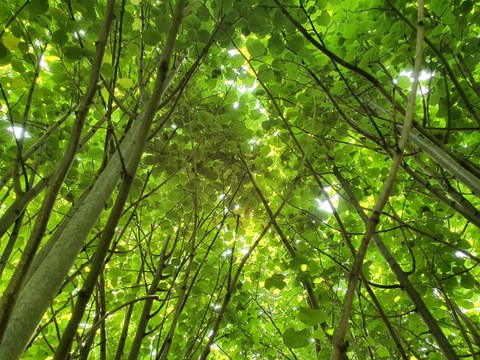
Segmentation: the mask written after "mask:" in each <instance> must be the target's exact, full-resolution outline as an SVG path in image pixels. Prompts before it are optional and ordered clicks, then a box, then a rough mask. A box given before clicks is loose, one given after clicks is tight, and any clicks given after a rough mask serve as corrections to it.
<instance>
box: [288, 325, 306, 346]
mask: <svg viewBox="0 0 480 360" xmlns="http://www.w3.org/2000/svg"><path fill="white" fill-rule="evenodd" d="M309 335H310V334H309V331H308V330H307V329H303V330H299V331H296V330H295V329H293V328H288V329H287V330H285V331H284V332H283V334H282V338H283V343H284V344H285V346H286V347H289V348H291V349H299V348H302V347H305V346H308V345H309V344H310V340H309Z"/></svg>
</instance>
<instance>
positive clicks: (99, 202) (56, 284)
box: [0, 113, 143, 359]
mask: <svg viewBox="0 0 480 360" xmlns="http://www.w3.org/2000/svg"><path fill="white" fill-rule="evenodd" d="M142 120H143V113H141V114H140V115H139V119H138V120H137V121H136V122H135V124H134V126H133V127H132V128H131V129H130V131H129V133H128V134H127V136H126V138H125V140H124V142H123V143H122V146H121V147H120V149H121V153H122V154H130V153H131V152H132V150H133V147H134V145H135V142H136V136H137V133H138V130H139V126H140V125H141V123H142V122H143V121H142ZM121 173H122V163H121V161H120V157H119V155H118V152H117V153H116V154H115V155H114V156H113V157H112V159H111V161H110V162H109V163H108V164H107V166H106V168H105V169H104V171H103V172H102V173H101V174H100V176H99V178H98V180H97V181H96V182H95V185H94V186H93V188H92V190H91V191H90V193H89V194H88V195H87V197H86V199H85V200H84V202H83V203H82V204H81V205H80V207H79V209H78V210H77V212H76V213H75V215H74V217H73V218H72V219H70V221H69V222H68V224H67V225H66V226H65V228H64V229H63V231H62V233H61V235H60V236H59V238H58V240H57V241H56V242H55V244H54V245H53V247H52V249H51V250H50V252H49V253H48V255H46V257H45V259H44V260H43V262H42V263H41V264H40V266H39V267H38V269H37V270H36V272H35V273H33V274H32V275H31V277H30V278H29V279H28V280H27V281H28V282H27V283H26V284H25V285H24V286H23V288H22V290H21V291H20V294H19V298H18V301H17V303H16V304H15V307H14V308H13V310H12V312H11V314H10V319H9V321H8V324H7V326H6V329H5V333H4V337H3V339H2V342H1V343H0V359H18V358H19V357H20V356H21V354H22V352H23V350H24V348H25V346H26V345H27V343H28V341H29V340H30V337H31V335H32V334H33V332H34V331H35V328H36V327H37V325H38V323H39V322H40V320H41V318H42V316H43V314H44V313H45V311H46V310H47V309H48V307H49V305H50V303H51V302H52V300H53V299H54V298H55V296H56V294H57V292H58V290H59V289H60V287H61V285H62V283H63V281H64V279H65V276H66V275H67V273H68V271H69V270H70V268H71V266H72V265H73V263H74V261H75V258H76V256H77V255H78V253H79V252H80V250H81V249H82V246H83V243H84V241H85V239H86V238H87V236H88V235H89V233H90V231H91V229H92V228H93V226H94V225H95V223H96V222H97V220H98V218H99V216H100V214H101V213H102V211H103V210H104V209H105V206H106V205H107V203H108V200H109V199H110V196H111V195H112V193H113V191H114V189H115V187H116V186H117V184H118V182H119V181H120V177H121ZM57 231H59V230H57Z"/></svg>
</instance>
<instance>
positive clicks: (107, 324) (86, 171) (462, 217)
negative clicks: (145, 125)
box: [0, 0, 480, 359]
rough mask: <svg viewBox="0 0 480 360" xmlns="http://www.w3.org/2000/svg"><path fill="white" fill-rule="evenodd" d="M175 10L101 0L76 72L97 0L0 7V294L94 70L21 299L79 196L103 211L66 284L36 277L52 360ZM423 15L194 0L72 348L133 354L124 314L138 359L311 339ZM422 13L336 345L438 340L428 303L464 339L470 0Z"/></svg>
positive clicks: (473, 287)
mask: <svg viewBox="0 0 480 360" xmlns="http://www.w3.org/2000/svg"><path fill="white" fill-rule="evenodd" d="M173 8H174V6H173V5H172V4H171V3H170V2H160V1H153V0H123V1H116V4H115V10H114V14H115V18H114V21H113V25H112V29H111V30H110V33H109V37H108V41H107V43H106V44H105V54H104V56H103V60H102V62H101V68H100V75H99V76H100V77H99V81H98V82H96V83H95V84H91V74H92V69H93V68H94V65H92V64H94V60H95V59H96V54H97V53H98V48H99V47H100V46H102V45H101V44H100V43H99V42H98V37H99V34H100V33H101V31H102V26H103V24H104V20H105V13H106V12H108V8H107V4H106V1H101V0H87V1H80V0H67V1H62V2H58V1H52V0H30V1H28V0H27V1H23V0H11V1H8V2H6V1H5V2H1V3H0V14H1V16H0V85H1V94H0V111H1V113H0V117H1V118H0V169H1V172H0V173H1V176H2V178H1V180H0V185H1V189H0V199H1V204H2V205H1V210H0V215H1V216H2V217H1V218H0V229H2V234H1V236H2V237H1V242H0V251H1V256H2V257H1V259H2V263H0V271H1V283H0V288H1V289H2V292H3V291H4V290H5V289H7V286H8V284H9V282H10V281H11V279H12V278H13V274H14V272H15V269H16V268H17V267H18V266H19V263H20V258H21V255H22V253H23V252H24V249H25V247H26V246H27V244H28V242H29V241H31V240H30V239H31V233H32V231H33V227H34V224H35V223H36V222H37V220H38V218H39V215H41V213H40V212H39V209H40V207H41V204H42V201H43V198H44V197H46V196H47V195H45V194H46V193H47V192H48V191H49V189H50V188H51V187H52V185H51V183H49V180H51V179H52V174H53V173H54V171H58V168H59V164H61V161H62V158H63V157H64V154H65V152H66V149H67V146H68V144H69V143H70V142H71V139H70V134H71V133H72V132H73V130H72V129H74V127H75V124H76V123H75V119H76V117H78V112H79V104H82V101H84V99H85V94H86V93H87V92H88V90H87V89H88V87H89V86H90V85H95V87H96V88H95V96H94V97H93V99H92V101H91V103H89V104H88V115H87V117H86V119H85V121H86V122H85V126H84V127H83V130H82V134H81V138H80V144H79V146H78V147H77V151H76V153H75V157H74V159H73V163H72V164H71V166H70V167H69V171H68V175H67V176H66V177H65V179H64V180H63V181H62V185H61V188H60V190H59V193H58V194H57V195H56V201H55V205H54V209H53V212H52V214H51V216H50V219H49V220H48V226H47V228H46V230H45V231H44V232H43V233H42V234H43V240H42V243H41V246H40V249H39V250H38V251H37V252H36V257H35V258H34V259H33V262H32V265H31V269H30V271H29V272H28V273H27V274H26V275H25V276H24V278H23V279H24V281H25V282H24V283H23V284H22V293H19V294H21V296H27V295H25V294H29V289H30V288H29V286H31V285H32V282H28V280H29V279H30V278H32V279H35V278H34V277H32V273H35V271H36V269H37V268H38V267H41V266H43V268H44V269H46V270H49V269H50V271H52V272H54V271H56V270H55V269H56V268H55V267H54V266H52V267H51V268H49V267H47V266H49V265H45V264H47V263H45V262H44V263H43V265H42V260H43V259H44V258H46V257H47V256H48V253H49V251H50V249H51V248H52V247H53V246H56V245H55V244H56V242H57V240H58V241H66V240H64V239H65V234H67V233H64V237H61V235H62V232H63V231H65V228H66V226H68V222H69V221H70V219H72V218H75V214H76V213H77V212H78V209H79V207H81V206H82V203H83V202H84V200H85V197H86V196H87V194H89V192H91V191H93V193H92V194H93V195H92V198H93V201H97V202H98V204H100V205H101V209H102V212H101V214H99V218H98V220H97V221H95V225H94V227H93V229H92V230H91V231H89V232H88V237H87V238H85V239H81V242H82V248H81V251H80V253H78V254H77V253H76V252H75V253H73V256H75V261H74V263H73V264H72V266H71V267H70V270H69V272H68V273H65V274H60V275H61V276H62V281H63V284H62V285H61V287H60V289H59V290H58V291H55V292H54V293H49V294H44V295H43V294H35V295H32V296H45V297H47V298H49V299H53V300H52V301H51V306H50V307H49V309H48V310H47V311H46V313H45V314H44V315H43V318H42V321H41V323H40V324H39V326H38V327H37V328H36V330H35V333H34V334H31V335H32V336H33V338H32V340H31V341H30V343H29V345H28V347H27V349H26V350H25V352H24V353H23V358H25V359H41V358H53V356H54V354H55V352H56V350H57V347H58V344H59V343H60V339H61V338H62V336H64V333H65V329H66V327H67V324H68V323H69V321H70V319H71V318H72V313H73V310H72V309H73V306H74V304H75V303H77V302H78V301H79V298H81V296H82V291H80V290H81V289H82V286H83V285H84V282H85V279H86V278H87V276H88V274H89V272H90V271H91V269H92V267H93V265H92V264H93V263H94V254H95V253H96V252H97V251H98V249H99V243H100V238H102V234H103V233H104V232H105V231H106V228H107V221H109V217H110V216H111V215H110V214H113V213H114V212H113V209H115V205H114V204H115V201H116V199H117V195H119V194H120V193H121V191H122V186H123V185H118V186H117V185H116V184H117V183H119V182H121V184H124V183H123V181H125V179H127V178H128V174H126V172H125V171H123V170H125V169H124V168H121V169H120V170H119V171H117V172H116V173H115V174H116V175H115V181H116V182H115V184H114V186H115V190H114V192H113V195H112V196H110V195H108V196H106V197H105V198H104V197H103V195H102V196H97V195H96V193H94V192H95V191H96V190H95V189H97V188H95V187H94V188H93V190H92V186H94V185H96V186H97V185H98V186H99V185H101V182H103V181H104V178H102V177H101V174H102V173H105V171H106V170H105V169H106V168H108V166H110V165H109V164H113V163H115V161H117V162H118V164H121V166H122V167H123V166H125V163H124V161H125V162H127V160H128V159H129V156H130V152H129V151H126V152H125V151H123V152H122V148H121V147H120V146H121V145H120V144H127V143H128V141H129V136H130V135H127V134H129V133H134V130H132V129H135V127H136V126H137V125H136V124H138V123H140V120H139V119H141V116H143V115H142V111H144V109H145V108H146V106H147V104H148V100H149V98H151V97H152V96H153V95H154V94H155V89H154V85H155V81H156V79H157V77H158V76H159V75H158V74H160V73H161V72H160V71H159V72H157V70H158V69H159V68H161V66H159V64H160V63H161V56H162V53H163V52H164V50H165V46H166V43H167V41H168V34H169V31H170V29H171V28H172V24H173V23H174V17H173V13H174V9H173ZM416 11H417V4H416V2H412V1H409V0H382V1H381V0H374V1H372V0H370V1H366V0H363V1H342V0H328V1H327V0H316V1H310V0H308V1H307V0H305V1H301V2H298V1H288V0H283V1H278V2H277V1H276V0H275V1H274V0H272V1H267V2H256V1H252V0H245V1H233V0H222V1H218V0H213V1H208V2H190V3H187V4H186V7H185V9H184V16H183V19H182V23H181V27H180V30H179V32H178V34H177V36H176V42H175V47H174V54H173V56H172V57H171V59H170V66H169V68H168V76H167V79H166V84H167V86H166V88H165V91H163V92H162V94H161V95H162V97H161V99H160V103H159V104H158V107H157V110H156V112H155V117H154V118H153V124H152V126H151V128H150V130H149V136H148V141H147V142H146V143H145V144H144V146H145V147H144V151H143V153H142V156H141V161H140V164H139V167H138V169H137V171H136V174H135V177H134V179H133V182H132V186H131V188H130V190H129V192H128V198H127V201H126V204H125V206H124V207H123V210H122V213H121V216H118V217H116V218H115V220H116V221H117V222H118V223H116V225H115V231H114V234H113V237H112V238H111V243H110V246H109V250H108V252H107V255H106V256H105V259H104V265H103V266H104V267H103V271H102V272H101V274H100V275H99V276H98V278H97V279H96V285H95V290H94V292H93V294H92V295H91V296H90V297H89V298H88V303H87V305H86V309H85V312H84V313H83V315H82V316H81V321H80V322H79V323H78V324H75V326H76V327H77V329H78V331H77V333H76V334H75V337H74V341H73V346H72V348H71V351H72V352H75V355H78V356H80V358H83V359H87V357H88V358H89V359H120V358H123V357H125V358H127V356H128V354H129V353H131V349H132V348H133V347H134V346H133V345H132V344H134V338H135V335H136V334H137V333H138V334H140V335H139V336H140V340H141V346H140V348H139V354H138V358H141V359H150V358H158V359H164V358H167V357H168V358H171V359H184V358H185V359H191V358H192V359H193V358H195V359H196V358H199V357H200V358H204V357H205V356H207V355H209V357H210V358H214V359H229V358H231V359H237V358H238V359H240V358H252V359H254V358H257V359H274V358H282V359H283V358H286V359H313V358H316V357H317V358H319V359H324V358H328V357H329V354H330V352H331V349H332V345H331V344H332V337H333V336H334V331H335V328H336V326H337V324H338V320H339V317H340V311H341V308H342V300H343V296H344V293H345V290H346V286H347V282H348V278H349V272H350V270H351V267H352V264H353V260H354V256H355V253H356V249H358V246H359V244H360V241H361V238H362V234H363V232H364V231H365V222H364V220H365V218H364V217H362V216H365V215H364V214H366V215H367V216H370V215H371V214H372V209H373V207H374V205H375V202H376V199H377V198H378V196H379V193H380V191H381V189H382V185H383V183H384V182H385V179H386V178H387V176H388V173H389V170H390V165H391V162H392V161H391V159H392V157H393V156H394V154H395V152H396V151H397V147H396V144H397V141H398V135H399V134H400V132H401V124H402V122H403V118H404V114H405V109H406V97H407V96H408V91H409V87H410V85H411V82H412V79H411V70H412V69H413V61H414V55H415V35H416V30H415V27H416ZM425 15H426V21H425V27H426V36H425V40H424V41H425V43H424V47H425V48H424V50H425V55H424V61H423V63H424V71H423V73H422V76H421V78H420V83H421V89H420V90H419V92H418V94H417V102H416V108H415V123H414V128H413V129H412V135H411V137H410V139H409V143H408V147H407V151H406V152H405V154H404V157H403V162H402V169H401V170H400V171H399V173H398V174H397V177H396V180H395V186H394V190H393V193H392V194H391V196H390V197H389V200H388V203H387V206H386V207H385V209H384V212H383V213H382V214H380V220H379V224H378V226H377V232H376V235H375V238H374V241H375V244H373V243H372V244H371V245H370V247H369V248H368V252H367V255H366V258H365V262H364V265H363V275H362V277H361V282H360V285H359V286H358V289H357V293H356V297H355V300H354V304H353V312H352V315H351V318H350V319H351V321H350V324H349V333H348V347H347V350H346V351H347V352H346V356H347V357H348V358H350V359H366V358H371V359H391V358H404V359H421V358H428V359H440V358H443V355H442V354H441V351H440V348H441V346H440V347H439V345H438V338H436V337H435V335H432V333H431V332H429V329H431V326H432V324H431V323H430V324H429V323H428V321H426V320H425V317H423V316H422V315H421V313H422V311H427V312H429V313H430V314H431V315H432V316H433V318H434V320H435V321H436V324H437V325H439V326H440V328H441V331H442V332H443V334H444V335H445V337H446V339H447V340H448V342H449V343H450V345H451V346H452V347H453V349H454V350H455V352H456V353H457V354H458V356H461V357H462V358H477V357H478V353H479V351H480V329H479V326H480V320H479V317H480V312H479V310H478V309H479V308H480V306H479V304H480V284H479V282H478V280H477V279H478V278H479V276H480V274H479V271H478V268H477V265H478V262H479V261H480V258H479V254H478V246H479V245H478V231H479V230H478V228H479V227H480V216H479V211H478V209H479V207H480V201H479V194H480V192H479V191H477V190H478V189H479V188H480V185H479V184H480V168H479V166H480V162H479V160H478V159H479V150H478V141H479V136H478V133H477V131H478V130H479V126H480V109H479V107H478V104H479V97H480V87H479V83H478V82H479V80H480V65H479V64H480V61H479V59H480V42H479V34H480V26H479V24H480V5H479V4H476V3H475V2H474V1H470V0H463V1H462V0H450V1H439V0H430V1H428V2H427V3H426V5H425ZM160 70H161V69H160ZM142 145H143V144H142ZM122 146H123V145H122ZM125 146H127V145H125ZM119 149H120V152H119V151H118V150H119ZM118 153H120V156H119V155H118ZM114 154H117V155H114ZM118 159H120V161H119V160H118ZM111 166H113V165H111ZM119 166H120V165H119ZM99 187H100V186H99ZM22 199H25V201H24V205H22V201H23V200H22ZM89 201H90V200H89ZM362 214H363V215H362ZM112 216H113V215H112ZM68 235H69V236H70V233H68ZM72 236H75V232H73V233H72ZM59 239H60V240H59ZM382 246H383V248H384V249H387V251H389V253H390V255H387V256H386V255H385V254H386V253H385V251H383V250H382ZM67 247H68V244H67ZM72 251H73V247H72ZM395 267H397V272H395V270H394V268H395ZM398 269H400V270H398ZM398 274H403V275H402V276H404V278H402V277H399V276H398ZM25 279H26V280H25ZM12 281H13V280H12ZM405 282H408V283H409V284H411V285H412V286H413V289H415V291H416V292H418V294H420V297H421V300H423V303H418V302H417V303H416V302H414V300H412V297H411V293H409V292H408V290H405V289H406V287H408V286H406V285H405ZM407 285H408V284H407ZM147 295H148V296H147ZM32 301H33V300H32ZM148 304H151V308H150V309H148V308H147V307H146V306H147V305H148ZM419 304H420V305H419ZM421 304H423V305H421ZM423 306H425V308H423ZM419 307H422V308H421V309H419ZM145 309H147V310H145ZM142 311H146V312H147V315H148V316H147V323H145V326H146V328H145V330H144V331H141V330H139V329H140V328H139V327H138V326H139V324H140V323H141V321H140V319H141V318H142ZM7 317H8V316H7ZM7 320H8V319H7ZM24 321H26V322H28V321H29V319H25V320H24ZM7 322H8V321H7ZM0 325H1V326H2V329H1V330H0V334H1V335H3V336H6V335H5V334H4V331H5V330H6V331H7V332H8V331H9V330H8V329H9V328H8V327H7V326H6V324H2V323H1V321H0ZM33 325H34V326H36V325H37V324H33ZM28 340H29V339H27V340H25V341H28ZM2 346H5V343H1V342H0V348H1V347H2ZM0 353H1V352H0ZM131 356H133V355H131Z"/></svg>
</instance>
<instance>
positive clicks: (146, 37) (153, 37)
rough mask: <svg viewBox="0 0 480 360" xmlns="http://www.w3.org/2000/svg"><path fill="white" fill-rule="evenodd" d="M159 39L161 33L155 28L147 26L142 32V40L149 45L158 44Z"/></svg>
mask: <svg viewBox="0 0 480 360" xmlns="http://www.w3.org/2000/svg"><path fill="white" fill-rule="evenodd" d="M161 39H162V36H161V34H160V33H159V32H158V31H156V30H155V29H152V28H148V29H147V30H145V31H144V32H143V41H145V44H147V45H150V46H156V45H159V43H160V40H161Z"/></svg>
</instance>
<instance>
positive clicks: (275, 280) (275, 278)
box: [265, 274, 287, 290]
mask: <svg viewBox="0 0 480 360" xmlns="http://www.w3.org/2000/svg"><path fill="white" fill-rule="evenodd" d="M284 279H285V276H284V275H282V274H273V275H272V276H271V277H270V278H268V279H267V280H265V288H266V289H268V290H270V289H272V288H274V289H280V290H282V289H283V288H284V287H285V286H286V285H287V283H286V282H285V281H284Z"/></svg>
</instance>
